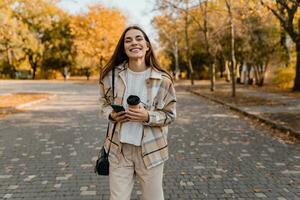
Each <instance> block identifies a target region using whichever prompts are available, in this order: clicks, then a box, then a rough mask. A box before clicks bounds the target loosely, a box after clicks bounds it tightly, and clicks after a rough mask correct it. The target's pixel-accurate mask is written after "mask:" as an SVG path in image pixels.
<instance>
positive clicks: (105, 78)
mask: <svg viewBox="0 0 300 200" xmlns="http://www.w3.org/2000/svg"><path fill="white" fill-rule="evenodd" d="M113 68H114V73H112V69H113ZM112 74H115V76H114V77H115V87H114V96H113V92H112ZM129 95H136V96H138V97H139V98H140V100H141V102H143V104H141V105H143V106H138V107H137V108H132V107H128V105H127V101H126V100H127V97H128V96H129ZM112 103H114V104H119V105H123V106H124V108H125V111H121V112H115V111H114V110H113V109H112V107H111V104H112ZM100 105H101V112H102V113H103V115H104V116H105V117H106V118H107V119H108V120H110V126H109V131H108V137H107V138H106V139H105V142H104V147H105V149H106V150H108V148H109V145H110V144H111V145H110V153H109V162H110V167H109V182H110V199H111V200H123V199H124V200H125V199H130V196H131V191H132V188H133V185H134V177H137V178H138V180H139V182H140V183H141V188H142V198H143V199H145V200H150V199H151V200H160V199H164V195H163V188H162V179H163V166H164V161H166V160H167V159H168V145H167V132H168V125H169V124H170V123H171V122H173V121H174V119H175V117H176V96H175V90H174V85H173V82H172V78H171V76H170V75H169V74H168V73H167V72H166V71H165V70H164V69H162V68H161V67H160V66H159V64H158V62H157V60H156V58H155V56H154V52H153V49H152V46H151V44H150V41H149V38H148V37H147V35H146V34H145V32H144V31H143V30H142V29H141V28H139V27H137V26H130V27H128V28H127V29H126V30H125V31H124V32H123V34H122V35H121V38H120V40H119V42H118V44H117V47H116V49H115V51H114V54H113V56H112V57H111V59H110V61H109V62H108V64H107V65H106V66H105V68H104V70H103V71H102V73H101V77H100ZM114 125H115V129H114V134H112V132H113V126H114ZM112 135H113V137H112Z"/></svg>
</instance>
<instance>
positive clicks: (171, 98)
mask: <svg viewBox="0 0 300 200" xmlns="http://www.w3.org/2000/svg"><path fill="white" fill-rule="evenodd" d="M161 91H163V92H162V93H161V94H163V95H160V94H159V95H158V96H160V97H159V98H162V99H160V100H159V101H158V102H160V103H158V105H156V106H155V109H154V110H150V111H148V114H149V118H148V122H144V125H148V126H166V125H169V124H171V123H172V122H173V121H174V120H175V118H176V94H175V88H174V84H173V83H172V82H171V81H170V80H168V81H167V85H166V86H162V87H161Z"/></svg>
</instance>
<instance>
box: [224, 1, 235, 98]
mask: <svg viewBox="0 0 300 200" xmlns="http://www.w3.org/2000/svg"><path fill="white" fill-rule="evenodd" d="M226 5H227V9H228V15H229V23H230V38H231V63H230V64H231V65H230V68H231V70H230V73H231V81H232V93H231V96H232V97H235V70H234V68H235V66H236V59H235V49H234V46H235V44H234V43H235V36H234V24H233V14H232V4H231V0H226Z"/></svg>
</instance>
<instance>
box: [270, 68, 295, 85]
mask: <svg viewBox="0 0 300 200" xmlns="http://www.w3.org/2000/svg"><path fill="white" fill-rule="evenodd" d="M294 79H295V68H294V67H287V68H279V69H277V70H276V71H275V73H274V78H273V82H274V83H275V84H276V85H278V86H279V87H281V88H292V87H293V83H294Z"/></svg>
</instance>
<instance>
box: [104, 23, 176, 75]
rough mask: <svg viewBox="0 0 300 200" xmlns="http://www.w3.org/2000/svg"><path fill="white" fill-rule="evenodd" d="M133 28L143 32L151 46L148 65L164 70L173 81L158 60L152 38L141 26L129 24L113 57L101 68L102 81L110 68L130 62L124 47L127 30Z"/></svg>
mask: <svg viewBox="0 0 300 200" xmlns="http://www.w3.org/2000/svg"><path fill="white" fill-rule="evenodd" d="M131 29H136V30H139V31H141V32H142V34H143V36H144V38H145V40H146V43H147V45H148V47H149V50H148V51H147V52H146V55H145V63H146V66H150V67H154V68H155V69H157V70H158V71H161V72H164V73H166V74H167V75H168V76H169V78H170V79H171V80H172V81H173V79H172V76H171V75H170V74H169V73H168V72H167V71H166V70H165V69H163V68H162V67H161V66H160V64H159V62H158V60H157V59H156V57H155V55H154V51H153V48H152V45H151V43H150V40H149V38H148V36H147V35H146V33H145V32H144V31H143V30H142V29H141V28H140V27H139V26H136V25H134V26H129V27H127V28H126V29H125V30H124V32H123V33H122V35H121V37H120V39H119V42H118V44H117V46H116V48H115V51H114V53H113V55H112V57H111V58H110V59H109V61H108V63H107V64H106V65H105V66H104V68H103V69H102V70H101V73H100V81H101V80H102V79H103V78H104V77H105V76H106V75H107V74H108V72H109V71H110V70H112V69H113V68H114V67H116V66H118V65H120V64H122V63H124V62H125V61H126V62H128V59H129V58H128V56H127V55H126V53H125V48H124V40H125V34H126V33H127V31H129V30H131Z"/></svg>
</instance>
